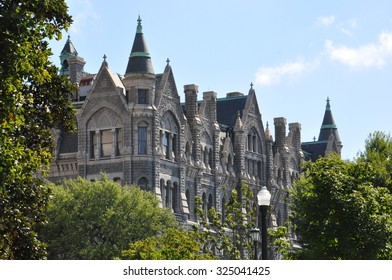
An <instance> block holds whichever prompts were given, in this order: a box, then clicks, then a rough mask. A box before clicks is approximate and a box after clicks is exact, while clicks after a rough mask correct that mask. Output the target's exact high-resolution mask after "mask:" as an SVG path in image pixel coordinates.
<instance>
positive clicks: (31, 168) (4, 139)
mask: <svg viewBox="0 0 392 280" xmlns="http://www.w3.org/2000/svg"><path fill="white" fill-rule="evenodd" d="M70 24H71V17H70V15H68V13H67V6H66V4H65V1H64V0H53V1H44V0H31V1H30V0H29V1H14V0H0V26H1V28H0V50H1V53H2V55H1V56H0V81H1V83H0V129H1V133H0V258H1V259H39V258H44V257H45V249H44V246H43V244H42V243H41V242H40V241H39V240H38V237H37V234H36V230H35V229H36V226H37V225H38V224H40V223H43V222H44V221H45V216H44V214H43V213H44V210H45V207H46V204H47V202H48V192H47V190H46V189H45V188H44V187H42V182H41V180H40V179H39V176H37V175H39V174H41V172H42V171H43V170H45V169H47V167H48V166H49V163H50V159H51V157H52V149H53V140H52V137H51V128H55V127H62V128H63V129H64V130H72V129H73V127H74V121H73V118H74V110H73V108H72V106H71V102H70V100H69V98H68V96H69V94H70V93H71V92H72V90H73V86H72V85H71V84H70V82H69V81H68V80H67V79H65V78H61V77H59V76H58V75H57V68H56V67H55V66H54V65H52V63H51V62H49V56H50V55H51V50H50V48H49V47H48V41H47V40H50V39H57V40H59V39H61V32H62V30H64V29H67V28H68V27H69V25H70ZM42 174H44V173H42Z"/></svg>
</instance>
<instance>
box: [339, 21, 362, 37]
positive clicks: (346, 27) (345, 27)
mask: <svg viewBox="0 0 392 280" xmlns="http://www.w3.org/2000/svg"><path fill="white" fill-rule="evenodd" d="M336 27H337V29H339V30H340V31H341V32H342V33H344V34H346V35H348V36H350V37H353V36H354V35H353V31H354V29H355V28H356V27H357V20H356V19H351V20H348V21H346V22H343V23H341V24H339V25H337V26H336Z"/></svg>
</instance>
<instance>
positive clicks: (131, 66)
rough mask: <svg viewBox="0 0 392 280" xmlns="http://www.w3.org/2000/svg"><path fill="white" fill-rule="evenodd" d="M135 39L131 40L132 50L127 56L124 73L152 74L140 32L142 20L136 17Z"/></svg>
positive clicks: (146, 49) (152, 70)
mask: <svg viewBox="0 0 392 280" xmlns="http://www.w3.org/2000/svg"><path fill="white" fill-rule="evenodd" d="M137 22H138V25H137V29H136V35H135V39H134V41H133V46H132V51H131V54H130V56H129V60H128V66H127V69H126V71H125V75H127V74H132V73H142V74H153V75H155V73H154V69H153V67H152V63H151V56H150V53H149V52H148V48H147V44H146V42H145V40H144V36H143V33H142V24H141V22H142V20H141V18H140V16H139V17H138V20H137Z"/></svg>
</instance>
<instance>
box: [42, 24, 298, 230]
mask: <svg viewBox="0 0 392 280" xmlns="http://www.w3.org/2000/svg"><path fill="white" fill-rule="evenodd" d="M68 41H69V42H68ZM68 41H67V43H70V40H69V38H68ZM64 49H65V50H66V49H72V50H73V51H74V52H76V51H75V50H74V47H73V45H72V48H69V47H68V48H66V47H65V48H64ZM76 55H77V53H76ZM71 59H72V57H71ZM62 63H63V62H62ZM63 64H64V63H63ZM65 65H67V64H65ZM70 70H72V68H70ZM79 71H81V72H82V71H83V68H80V69H79ZM71 74H72V73H70V76H72V75H71ZM76 76H78V75H76ZM81 80H82V81H83V77H82V78H81ZM89 81H90V82H89V83H90V84H88V86H89V91H88V93H87V96H86V97H85V99H84V100H80V99H77V100H76V99H75V107H76V108H77V123H78V130H77V135H68V134H66V133H63V132H61V131H56V132H54V133H55V134H56V139H57V148H56V151H55V157H54V160H53V162H52V165H51V173H50V175H49V179H51V180H58V179H63V178H74V177H76V176H82V177H85V178H87V179H90V180H94V179H97V178H99V177H100V174H101V172H105V173H106V174H107V175H108V176H109V178H111V179H113V180H115V181H117V182H119V183H121V184H123V185H125V184H129V185H138V186H140V187H141V188H143V189H145V190H147V191H151V192H153V193H154V194H155V195H156V196H157V198H158V199H159V201H160V203H161V206H162V207H167V208H170V209H172V211H173V213H175V215H176V216H177V218H178V219H179V221H181V222H184V223H192V222H194V221H196V215H195V212H194V199H195V196H200V197H201V198H202V200H203V202H204V207H205V211H207V210H208V209H209V208H211V207H215V208H216V209H217V210H218V211H222V207H223V204H224V201H223V192H229V191H230V190H231V189H233V188H236V187H238V186H239V185H240V184H241V182H245V183H247V184H248V185H249V186H251V188H252V189H253V191H254V197H255V202H256V194H257V193H258V191H259V190H260V189H261V187H262V186H266V187H267V188H268V190H269V191H270V192H271V194H272V205H271V208H270V209H271V216H270V217H271V218H270V221H269V222H270V224H271V226H275V225H282V224H283V223H284V222H285V221H286V220H287V217H288V209H287V203H286V202H287V196H288V190H289V189H290V188H291V186H292V182H293V180H294V178H296V177H297V176H298V174H299V166H300V164H301V162H303V161H304V154H303V152H302V149H301V125H300V124H298V123H290V124H288V125H287V123H286V119H285V118H275V120H274V126H275V136H274V138H275V139H273V137H272V135H271V132H270V128H269V127H268V124H267V126H266V127H264V124H263V121H262V118H261V113H260V108H259V106H258V101H257V98H256V93H255V90H254V89H253V86H252V85H251V87H250V89H249V91H248V94H247V95H244V94H242V93H239V92H232V93H228V94H227V95H226V97H224V98H218V97H217V96H218V94H217V93H216V92H214V91H208V92H204V93H202V94H200V93H199V92H198V86H197V85H194V84H190V85H185V86H183V92H184V94H185V103H181V101H180V96H179V94H178V92H177V86H176V83H175V79H174V75H173V71H172V67H171V65H170V63H169V61H168V63H167V66H166V67H165V69H164V71H163V73H162V74H155V73H153V69H152V64H151V58H150V56H149V53H148V51H147V49H146V44H145V42H144V37H143V33H142V28H141V23H140V21H139V24H138V28H137V33H136V36H135V41H134V47H133V49H132V52H131V55H130V57H129V61H128V67H127V70H126V73H125V75H124V76H120V75H118V74H116V73H115V72H113V71H112V70H111V69H110V67H109V65H108V62H107V61H106V57H104V60H103V62H102V65H101V68H100V69H99V71H98V74H96V76H95V77H94V78H91V75H90V77H89ZM82 90H83V89H81V91H82ZM287 128H288V132H287ZM223 185H224V186H225V187H226V188H225V190H224V191H223V190H222V186H223Z"/></svg>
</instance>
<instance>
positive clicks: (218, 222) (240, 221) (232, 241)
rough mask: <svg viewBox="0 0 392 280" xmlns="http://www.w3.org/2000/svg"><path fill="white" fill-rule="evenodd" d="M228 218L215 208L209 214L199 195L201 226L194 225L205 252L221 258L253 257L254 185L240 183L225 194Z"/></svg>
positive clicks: (198, 213)
mask: <svg viewBox="0 0 392 280" xmlns="http://www.w3.org/2000/svg"><path fill="white" fill-rule="evenodd" d="M225 198H226V199H225V201H227V203H226V205H224V209H225V213H224V214H225V218H224V219H222V213H220V212H218V211H216V209H215V208H214V207H212V208H211V209H210V210H209V211H208V213H207V215H205V210H203V203H202V200H201V198H200V197H196V213H197V215H198V217H199V219H200V220H199V226H194V228H193V231H194V232H195V234H196V235H195V236H196V237H197V239H198V240H199V242H200V243H201V244H202V248H203V252H204V253H205V254H208V255H216V256H218V257H219V258H221V259H233V260H237V259H246V258H250V259H252V254H253V252H252V247H253V243H252V241H251V238H250V230H251V229H253V228H254V227H255V224H256V221H255V219H256V214H255V209H254V207H253V201H254V196H253V192H252V190H251V188H250V187H249V186H248V185H247V184H245V183H242V184H241V188H240V189H239V190H237V189H233V190H232V191H231V192H230V196H229V197H226V195H225Z"/></svg>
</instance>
